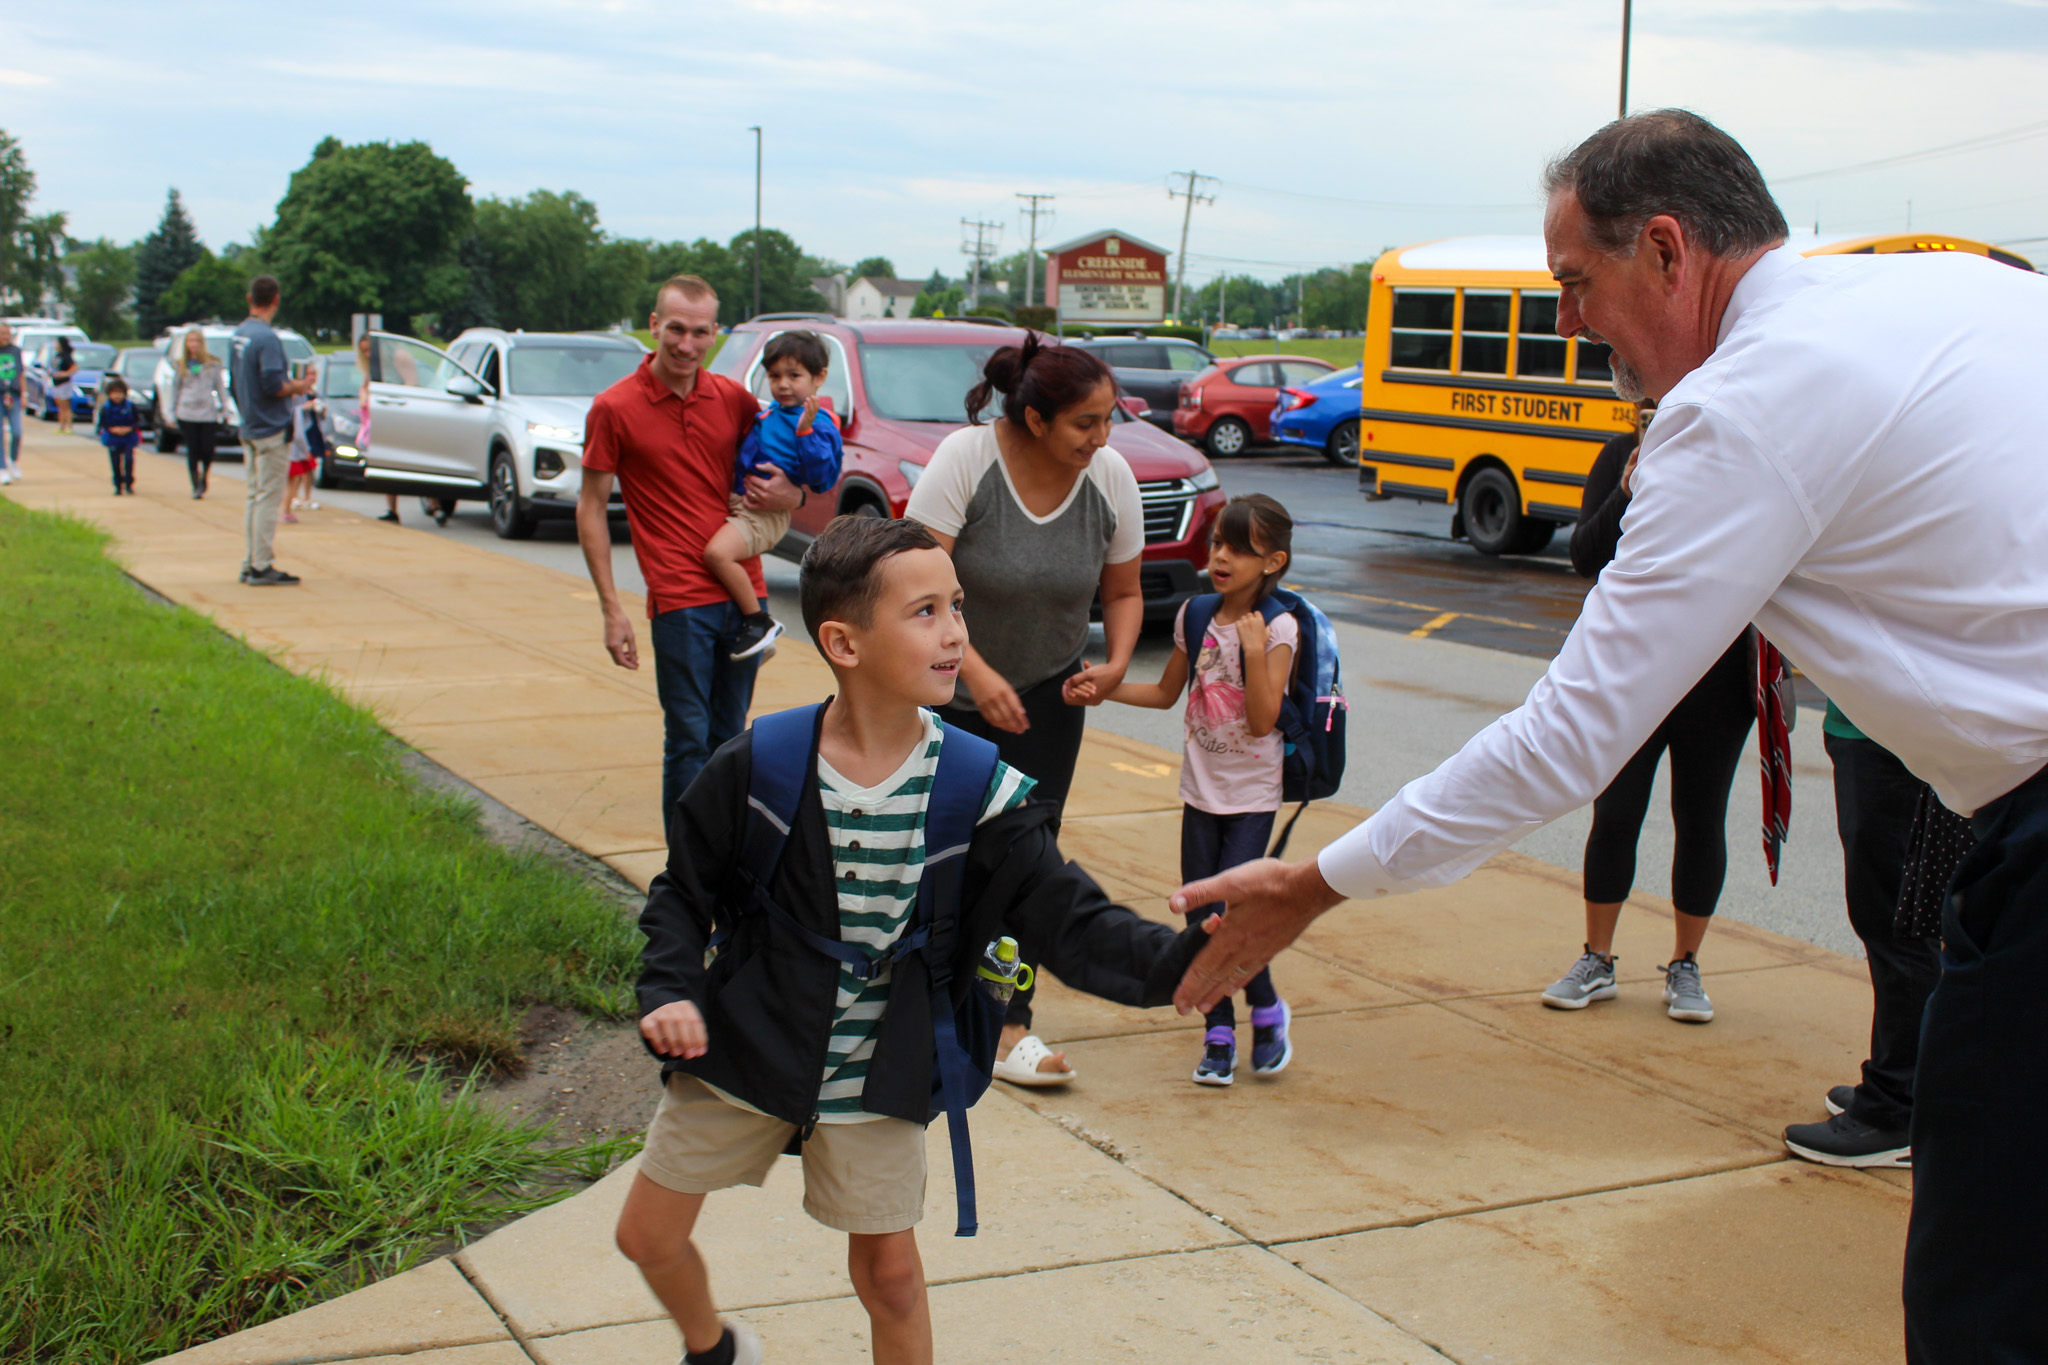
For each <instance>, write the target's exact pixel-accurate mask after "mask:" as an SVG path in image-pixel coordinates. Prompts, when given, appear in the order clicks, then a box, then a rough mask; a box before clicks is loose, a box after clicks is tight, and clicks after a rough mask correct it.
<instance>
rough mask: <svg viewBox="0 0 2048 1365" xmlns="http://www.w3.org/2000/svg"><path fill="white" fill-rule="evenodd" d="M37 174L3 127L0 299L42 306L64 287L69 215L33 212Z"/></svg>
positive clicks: (29, 307) (29, 306) (23, 305)
mask: <svg viewBox="0 0 2048 1365" xmlns="http://www.w3.org/2000/svg"><path fill="white" fill-rule="evenodd" d="M35 197H36V173H35V172H34V171H33V170H31V169H30V168H29V164H28V155H27V153H25V152H23V151H22V150H21V143H20V142H19V141H17V140H16V139H15V137H14V136H13V135H12V134H11V133H7V132H4V131H0V303H12V304H14V305H15V306H18V307H20V308H22V309H25V310H28V311H39V310H40V309H41V308H42V305H43V299H44V297H45V296H46V295H49V294H53V293H55V292H57V291H58V290H60V289H61V288H63V284H64V269H63V256H64V225H65V215H64V214H61V213H46V214H43V215H41V216H40V217H37V216H34V215H31V214H30V213H29V211H28V210H29V203H30V201H31V200H33V199H34V198H35Z"/></svg>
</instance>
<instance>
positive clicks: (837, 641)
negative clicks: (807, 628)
mask: <svg viewBox="0 0 2048 1365" xmlns="http://www.w3.org/2000/svg"><path fill="white" fill-rule="evenodd" d="M818 652H819V653H820V654H822V655H824V656H825V662H826V663H828V664H837V665H838V666H839V667H841V668H857V667H859V665H860V644H859V642H858V641H857V640H855V639H854V638H853V631H852V629H851V628H850V627H848V626H847V625H846V624H844V623H843V622H840V621H827V622H825V623H824V624H823V625H821V626H819V627H818Z"/></svg>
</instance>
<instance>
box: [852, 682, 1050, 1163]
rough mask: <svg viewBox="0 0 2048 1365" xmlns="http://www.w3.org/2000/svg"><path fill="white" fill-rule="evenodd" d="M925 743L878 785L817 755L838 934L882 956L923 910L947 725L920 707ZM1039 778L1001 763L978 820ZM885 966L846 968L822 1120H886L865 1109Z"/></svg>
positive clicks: (885, 1003) (1018, 800) (1020, 798)
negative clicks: (920, 898)
mask: <svg viewBox="0 0 2048 1365" xmlns="http://www.w3.org/2000/svg"><path fill="white" fill-rule="evenodd" d="M919 714H920V715H921V716H922V717H923V719H924V739H923V740H922V741H921V742H920V743H919V744H918V745H917V746H916V747H915V748H913V749H912V750H911V752H910V756H909V757H908V758H906V759H904V760H903V766H902V767H900V768H898V769H897V770H896V771H895V772H893V773H891V774H890V775H889V776H888V777H886V778H884V779H883V780H882V781H881V782H879V783H877V784H876V785H874V786H872V787H861V786H856V785H855V784H854V783H852V782H850V781H848V780H847V779H846V778H844V777H842V776H840V775H839V774H838V773H837V772H835V771H833V769H832V765H831V764H829V763H827V762H826V761H825V760H824V758H823V757H822V756H821V757H820V758H819V759H818V795H819V797H820V798H821V799H822V800H823V802H824V806H825V827H826V829H827V830H829V831H830V832H831V835H832V883H833V885H834V886H835V887H836V888H837V889H838V892H839V939H840V941H841V942H842V943H853V944H858V945H859V946H860V947H861V949H862V950H864V951H865V952H867V953H868V954H869V955H870V956H875V957H879V956H881V955H883V954H885V953H886V952H888V950H889V949H890V948H891V947H893V946H894V945H895V943H896V940H897V939H899V938H901V937H903V931H904V930H905V929H906V928H908V927H909V925H910V917H911V913H912V912H913V911H914V910H915V909H916V908H917V884H918V881H919V879H920V878H921V877H923V875H924V821H925V806H926V802H927V799H928V798H929V796H930V794H931V787H932V776H933V774H934V773H936V772H937V771H938V766H939V745H940V743H941V739H942V735H943V732H944V729H945V727H944V725H943V724H941V723H940V721H939V719H938V717H936V716H934V715H933V714H932V713H931V712H930V711H920V712H919ZM1033 785H1034V784H1033V782H1032V780H1031V779H1030V778H1028V777H1026V776H1024V774H1022V773H1020V772H1018V771H1017V770H1016V769H1015V768H1012V767H1010V766H1009V765H1008V764H1006V763H999V764H997V765H996V771H995V775H994V776H993V777H992V778H990V779H989V784H988V791H987V792H986V793H985V794H984V795H983V797H982V801H981V814H980V816H979V817H978V818H977V820H976V822H975V823H977V824H979V823H980V822H981V821H983V820H987V819H988V818H989V817H991V816H994V815H1000V814H1001V813H1002V812H1004V811H1006V810H1010V809H1013V808H1014V807H1017V806H1020V805H1022V804H1023V803H1024V798H1025V797H1026V796H1027V795H1029V794H1030V791H1031V788H1032V786H1033ZM891 975H892V973H891V972H890V970H889V969H888V968H886V967H885V968H884V969H883V970H882V971H881V972H880V973H878V974H877V975H876V976H875V977H874V978H873V979H871V980H868V981H865V982H863V981H862V980H861V979H860V978H858V977H856V976H854V975H853V973H852V971H851V970H850V969H848V968H847V967H844V966H842V967H841V968H840V969H839V998H838V1001H837V1002H836V1004H835V1006H834V1009H833V1012H832V1041H831V1043H830V1044H829V1045H828V1047H827V1049H826V1053H825V1075H824V1082H823V1084H822V1085H821V1086H820V1087H819V1091H818V1121H819V1122H820V1123H860V1122H863V1121H865V1120H868V1119H874V1118H880V1117H882V1116H881V1115H879V1114H870V1113H867V1112H866V1111H864V1110H863V1109H862V1108H861V1107H860V1100H861V1088H862V1086H864V1085H865V1084H866V1082H867V1073H868V1059H869V1058H870V1057H872V1056H873V1055H874V1052H875V1031H876V1028H877V1027H878V1026H879V1025H880V1023H881V1020H882V1015H883V1013H884V1011H886V1010H887V1009H888V1007H889V978H890V976H891Z"/></svg>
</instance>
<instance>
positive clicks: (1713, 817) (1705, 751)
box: [1586, 630, 1756, 917]
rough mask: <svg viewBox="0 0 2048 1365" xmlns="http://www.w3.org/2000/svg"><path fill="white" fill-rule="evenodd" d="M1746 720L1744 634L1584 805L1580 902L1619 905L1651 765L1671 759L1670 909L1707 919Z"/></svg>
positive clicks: (1749, 667) (1716, 889)
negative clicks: (1587, 810)
mask: <svg viewBox="0 0 2048 1365" xmlns="http://www.w3.org/2000/svg"><path fill="white" fill-rule="evenodd" d="M1755 721H1756V667H1755V663H1754V655H1753V653H1752V652H1751V647H1750V638H1749V632H1748V631H1746V630H1745V631H1744V632H1743V633H1742V634H1741V635H1740V636H1739V637H1738V638H1737V639H1736V641H1735V643H1734V644H1732V645H1730V646H1729V647H1728V651H1727V653H1725V654H1723V655H1722V656H1721V657H1720V659H1719V660H1718V661H1717V662H1716V663H1715V664H1714V666H1713V667H1712V668H1710V669H1708V670H1707V674H1706V676H1705V677H1703V678H1701V679H1700V680H1699V682H1697V683H1695V684H1694V685H1693V689H1692V691H1690V692H1688V693H1686V694H1685V697H1684V699H1683V700H1681V701H1680V702H1679V703H1678V705H1677V706H1675V707H1673V708H1672V710H1671V714H1670V715H1668V716H1666V717H1665V718H1664V723H1663V724H1662V725H1660V726H1658V727H1657V730H1656V733H1654V734H1652V735H1651V736H1650V738H1649V741H1648V742H1647V743H1645V744H1644V745H1643V747H1642V748H1640V749H1638V750H1637V751H1636V756H1635V757H1634V758H1631V759H1630V760H1629V761H1628V764H1627V766H1625V767H1624V768H1623V769H1622V770H1621V771H1620V772H1619V773H1617V774H1616V775H1615V778H1614V781H1612V782H1610V783H1609V784H1608V786H1607V790H1606V791H1604V792H1602V793H1600V795H1599V796H1598V797H1596V798H1595V799H1594V801H1593V829H1592V832H1591V833H1589V834H1588V835H1587V836H1586V899H1587V900H1589V901H1591V902H1592V903H1593V904H1595V905H1611V904H1613V903H1615V902H1617V901H1624V900H1627V899H1628V893H1629V891H1630V890H1631V889H1632V888H1633V887H1634V886H1635V881H1636V840H1637V838H1638V836H1640V835H1641V833H1642V829H1643V817H1644V816H1645V815H1646V814H1648V812H1649V809H1650V786H1651V784H1652V783H1653V782H1654V781H1655V780H1656V777H1657V760H1658V759H1659V758H1661V757H1662V756H1663V754H1664V751H1665V750H1667V749H1668V750H1670V751H1671V823H1672V824H1673V825H1674V826H1675V827H1676V838H1675V839H1674V841H1673V846H1672V853H1671V903H1672V904H1673V905H1674V906H1676V907H1677V908H1678V910H1679V911H1680V912H1681V913H1683V914H1687V915H1699V916H1702V917H1704V916H1707V915H1711V914H1713V913H1714V906H1715V903H1716V902H1718V901H1719V900H1720V899H1721V883H1722V881H1723V879H1725V878H1726V876H1727V875H1728V830H1727V826H1728V789H1729V787H1730V786H1731V785H1732V784H1733V783H1734V781H1735V770H1736V768H1737V767H1738V766H1740V764H1741V762H1742V746H1743V744H1744V742H1745V741H1747V739H1748V738H1749V729H1750V726H1751V725H1753V724H1754V723H1755Z"/></svg>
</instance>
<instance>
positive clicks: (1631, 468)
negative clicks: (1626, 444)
mask: <svg viewBox="0 0 2048 1365" xmlns="http://www.w3.org/2000/svg"><path fill="white" fill-rule="evenodd" d="M1642 453H1643V443H1642V442H1641V441H1640V440H1638V441H1637V442H1636V448H1635V449H1634V450H1631V451H1630V452H1629V453H1628V463H1627V464H1625V465H1623V466H1622V467H1621V491H1622V492H1624V493H1626V494H1628V495H1629V496H1630V497H1634V496H1635V494H1636V460H1637V459H1638V458H1639V457H1640V456H1641V455H1642Z"/></svg>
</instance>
